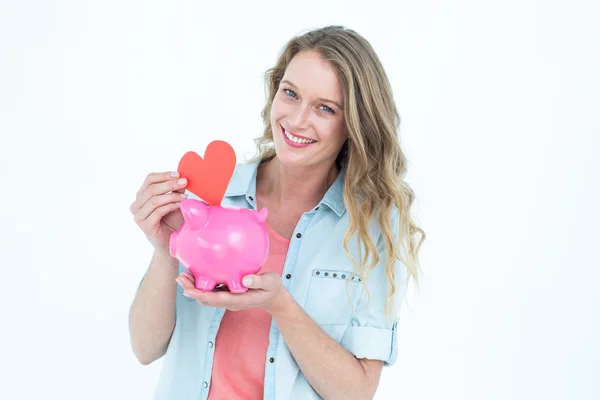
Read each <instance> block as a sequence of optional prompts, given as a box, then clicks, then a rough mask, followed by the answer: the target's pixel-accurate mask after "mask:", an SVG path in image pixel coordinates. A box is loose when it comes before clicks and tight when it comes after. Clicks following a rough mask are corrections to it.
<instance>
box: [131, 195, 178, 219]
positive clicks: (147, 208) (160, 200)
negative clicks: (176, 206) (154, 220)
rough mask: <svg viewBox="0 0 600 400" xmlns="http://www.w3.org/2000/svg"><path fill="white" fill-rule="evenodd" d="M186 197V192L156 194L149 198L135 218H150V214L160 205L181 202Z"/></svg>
mask: <svg viewBox="0 0 600 400" xmlns="http://www.w3.org/2000/svg"><path fill="white" fill-rule="evenodd" d="M186 198H187V195H186V194H184V193H169V194H162V195H160V196H154V197H152V198H151V199H150V200H148V201H147V202H146V204H144V205H143V206H142V208H140V210H139V211H138V212H137V213H136V214H135V220H136V221H139V222H141V221H143V220H145V219H146V218H148V217H149V216H150V214H152V213H154V211H155V210H158V209H159V208H160V207H162V206H165V205H168V204H173V203H180V202H182V201H183V200H185V199H186ZM163 210H164V209H163ZM165 215H166V213H165V214H163V215H161V218H162V217H164V216H165ZM159 220H160V219H159Z"/></svg>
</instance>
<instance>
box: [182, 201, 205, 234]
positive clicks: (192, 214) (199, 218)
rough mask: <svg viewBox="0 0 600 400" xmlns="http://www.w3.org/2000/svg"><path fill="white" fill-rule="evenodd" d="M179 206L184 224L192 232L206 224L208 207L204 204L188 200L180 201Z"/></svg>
mask: <svg viewBox="0 0 600 400" xmlns="http://www.w3.org/2000/svg"><path fill="white" fill-rule="evenodd" d="M179 206H180V208H181V214H183V219H184V220H185V223H186V224H188V225H189V226H190V229H191V230H192V231H198V230H200V229H202V228H204V226H205V225H206V223H207V222H208V206H207V205H206V203H204V202H202V201H199V200H195V199H189V200H184V201H182V202H181V204H180V205H179Z"/></svg>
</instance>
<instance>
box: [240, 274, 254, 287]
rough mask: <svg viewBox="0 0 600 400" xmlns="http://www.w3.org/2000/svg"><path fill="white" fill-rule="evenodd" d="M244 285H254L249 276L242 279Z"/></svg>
mask: <svg viewBox="0 0 600 400" xmlns="http://www.w3.org/2000/svg"><path fill="white" fill-rule="evenodd" d="M242 284H243V285H244V286H250V285H252V278H251V277H249V276H245V277H244V279H242Z"/></svg>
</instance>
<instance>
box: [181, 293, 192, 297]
mask: <svg viewBox="0 0 600 400" xmlns="http://www.w3.org/2000/svg"><path fill="white" fill-rule="evenodd" d="M182 294H183V295H184V296H185V297H190V298H191V297H192V296H190V295H189V294H187V293H186V292H183V293H182Z"/></svg>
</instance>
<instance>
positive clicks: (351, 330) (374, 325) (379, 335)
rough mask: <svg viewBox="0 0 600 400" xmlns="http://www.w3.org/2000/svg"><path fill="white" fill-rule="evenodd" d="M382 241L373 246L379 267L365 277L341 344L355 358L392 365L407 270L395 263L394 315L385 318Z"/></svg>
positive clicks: (394, 226) (385, 290)
mask: <svg viewBox="0 0 600 400" xmlns="http://www.w3.org/2000/svg"><path fill="white" fill-rule="evenodd" d="M397 224H398V216H397V214H396V215H395V216H394V218H392V227H393V229H394V237H395V238H397V229H398V228H397V226H398V225H397ZM384 249H385V247H384V239H383V237H380V238H379V240H378V243H377V250H378V251H379V263H378V264H377V265H376V267H375V268H374V269H373V271H371V273H370V274H369V278H368V281H367V284H368V286H367V288H368V291H369V296H367V291H366V290H365V291H364V293H363V295H362V296H361V299H360V301H359V303H358V305H357V308H356V311H355V313H354V315H353V318H352V319H351V321H350V324H349V326H348V329H347V330H346V333H345V334H344V336H343V337H342V341H341V344H342V346H344V348H346V349H347V350H348V351H349V352H351V353H352V354H353V355H354V356H355V357H356V358H367V359H373V360H382V361H385V365H388V366H389V365H392V364H394V363H395V362H396V359H397V356H398V319H397V318H396V317H397V315H398V313H399V311H400V304H401V303H402V300H403V298H404V295H405V293H406V278H407V270H406V266H405V265H404V263H402V262H401V261H400V260H398V259H397V260H396V263H395V266H394V268H395V271H394V281H395V284H396V293H395V294H394V301H393V304H394V305H395V310H394V314H390V315H388V316H386V314H385V310H386V301H387V296H388V283H387V275H386V273H385V262H386V256H385V251H384Z"/></svg>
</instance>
